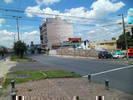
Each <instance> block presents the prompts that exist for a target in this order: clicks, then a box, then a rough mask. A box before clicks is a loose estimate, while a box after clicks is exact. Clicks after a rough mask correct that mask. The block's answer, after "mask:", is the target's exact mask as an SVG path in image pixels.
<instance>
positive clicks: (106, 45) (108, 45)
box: [89, 40, 117, 50]
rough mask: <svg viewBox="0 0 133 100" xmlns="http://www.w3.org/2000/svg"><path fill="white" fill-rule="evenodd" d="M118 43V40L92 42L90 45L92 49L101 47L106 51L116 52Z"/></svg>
mask: <svg viewBox="0 0 133 100" xmlns="http://www.w3.org/2000/svg"><path fill="white" fill-rule="evenodd" d="M116 41H117V40H109V41H98V42H90V43H89V45H90V47H91V48H95V47H100V48H102V49H106V50H116V49H117V42H116Z"/></svg>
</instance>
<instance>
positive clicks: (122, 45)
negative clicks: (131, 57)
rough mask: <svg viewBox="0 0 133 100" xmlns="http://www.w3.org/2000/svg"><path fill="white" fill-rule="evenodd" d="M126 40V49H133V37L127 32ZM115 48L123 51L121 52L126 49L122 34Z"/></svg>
mask: <svg viewBox="0 0 133 100" xmlns="http://www.w3.org/2000/svg"><path fill="white" fill-rule="evenodd" d="M126 38H127V44H128V47H133V36H132V35H131V34H130V33H129V32H127V33H126ZM117 48H119V49H123V50H125V49H126V45H125V35H124V34H122V35H120V36H119V39H118V40H117Z"/></svg>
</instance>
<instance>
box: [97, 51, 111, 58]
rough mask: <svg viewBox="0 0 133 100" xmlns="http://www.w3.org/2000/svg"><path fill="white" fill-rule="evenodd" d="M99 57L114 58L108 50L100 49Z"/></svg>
mask: <svg viewBox="0 0 133 100" xmlns="http://www.w3.org/2000/svg"><path fill="white" fill-rule="evenodd" d="M98 58H99V59H101V58H105V59H108V58H112V54H111V53H110V52H108V51H100V52H99V53H98Z"/></svg>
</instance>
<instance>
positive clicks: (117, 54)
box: [112, 50, 126, 59]
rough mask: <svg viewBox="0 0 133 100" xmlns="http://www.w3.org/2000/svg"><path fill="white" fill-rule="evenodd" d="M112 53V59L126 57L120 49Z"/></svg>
mask: <svg viewBox="0 0 133 100" xmlns="http://www.w3.org/2000/svg"><path fill="white" fill-rule="evenodd" d="M112 55H113V58H114V59H117V58H125V57H126V54H125V53H124V52H123V51H121V50H116V51H115V52H114V53H113V54H112Z"/></svg>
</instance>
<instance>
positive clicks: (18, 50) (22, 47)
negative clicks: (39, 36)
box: [14, 41, 27, 58]
mask: <svg viewBox="0 0 133 100" xmlns="http://www.w3.org/2000/svg"><path fill="white" fill-rule="evenodd" d="M26 50H27V47H26V44H25V43H24V42H21V41H17V42H15V43H14V51H15V54H16V55H17V56H19V57H21V58H23V56H24V53H25V52H26Z"/></svg>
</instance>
